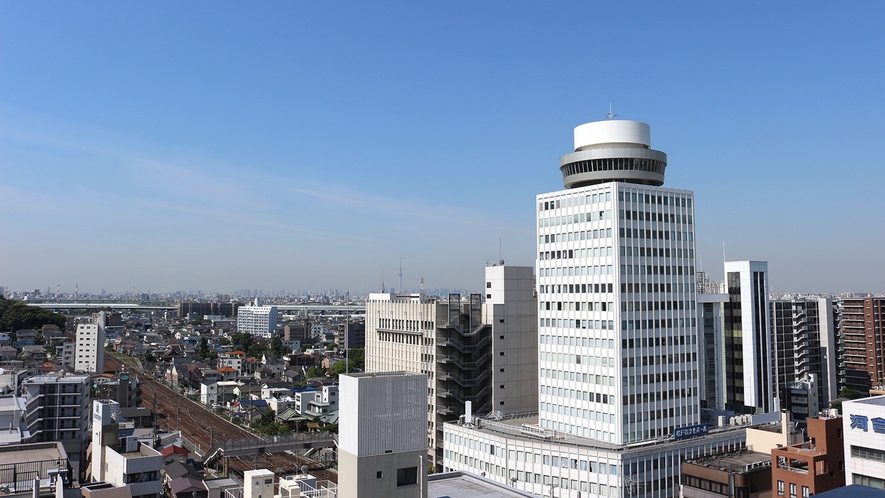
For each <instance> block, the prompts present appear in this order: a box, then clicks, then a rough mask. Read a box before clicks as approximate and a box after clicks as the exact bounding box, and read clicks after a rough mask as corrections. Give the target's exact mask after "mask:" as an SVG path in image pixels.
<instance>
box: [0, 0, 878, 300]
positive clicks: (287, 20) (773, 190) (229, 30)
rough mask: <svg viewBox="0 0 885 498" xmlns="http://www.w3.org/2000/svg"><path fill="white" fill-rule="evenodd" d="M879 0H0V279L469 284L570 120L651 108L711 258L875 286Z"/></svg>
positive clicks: (526, 244) (515, 249) (528, 202)
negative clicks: (250, 0)
mask: <svg viewBox="0 0 885 498" xmlns="http://www.w3.org/2000/svg"><path fill="white" fill-rule="evenodd" d="M882 25H885V4H882V3H881V2H852V3H848V4H845V5H840V6H838V7H837V6H836V5H835V4H832V3H824V2H801V3H800V2H741V3H739V4H733V5H732V4H728V5H726V4H721V3H720V2H695V3H691V2H648V3H645V2H544V3H541V2H538V3H524V2H437V3H425V2H401V3H388V2H377V3H369V2H350V3H348V2H262V3H259V4H244V3H241V2H153V3H145V2H120V3H110V2H108V3H103V4H94V3H93V4H83V3H78V2H11V1H5V2H2V3H0V285H3V286H6V287H8V288H12V289H28V288H41V289H46V288H47V287H51V288H52V289H53V291H54V290H55V289H56V286H57V285H60V286H61V288H62V290H63V291H72V290H73V288H74V285H75V284H79V285H80V289H81V291H86V292H98V291H99V290H100V289H102V288H105V289H107V290H108V291H127V290H131V288H132V287H133V286H135V288H136V290H137V291H144V292H146V291H152V292H165V291H171V290H177V289H202V290H204V291H206V292H210V291H219V292H230V291H233V290H235V289H243V288H250V289H262V290H264V291H265V292H269V291H272V290H274V289H276V290H279V289H287V290H295V289H310V290H318V289H328V288H338V289H348V288H349V289H351V290H352V291H357V292H364V291H369V290H376V289H378V288H379V287H380V283H381V274H382V272H383V273H384V275H385V280H386V283H387V285H388V286H396V285H398V281H397V280H398V278H397V277H396V273H397V272H398V269H397V267H398V266H399V261H400V259H401V260H402V266H403V270H402V271H403V284H404V286H405V287H407V288H415V287H417V286H418V282H419V279H420V278H421V277H422V276H423V277H424V278H425V282H426V284H425V285H426V286H427V287H428V288H440V287H453V288H466V289H478V288H480V287H481V285H482V279H483V277H482V268H483V266H485V265H486V262H487V261H489V260H491V261H496V260H497V259H498V258H499V244H500V252H501V254H502V255H503V257H504V259H505V260H506V261H507V263H508V264H519V265H533V264H534V252H535V248H534V243H535V242H534V241H535V238H534V235H535V228H534V210H533V208H534V196H535V195H536V194H538V193H542V192H547V191H552V190H558V189H560V188H562V183H561V175H560V173H559V171H558V159H559V157H560V156H561V155H563V154H566V153H568V152H569V150H570V149H571V148H572V130H573V128H574V127H575V126H577V125H579V124H581V123H584V122H588V121H595V120H598V119H602V118H604V116H605V113H606V112H607V111H608V105H609V103H610V102H611V103H612V105H613V106H614V111H615V113H617V114H618V115H619V118H623V119H636V120H639V121H644V122H646V123H649V125H650V126H651V130H652V146H653V147H654V148H656V149H659V150H663V151H664V152H666V153H667V154H668V156H669V165H668V169H667V181H666V185H667V186H671V187H677V188H686V189H692V190H694V191H695V196H696V217H697V225H698V226H697V240H698V250H699V252H700V253H701V254H702V255H703V266H704V269H705V270H707V271H708V272H709V273H710V274H711V276H712V277H714V278H716V279H721V277H722V247H723V243H725V246H726V251H727V256H728V258H729V259H760V260H768V261H769V269H770V280H771V287H772V289H773V290H774V291H775V292H792V291H806V292H824V291H830V292H844V291H866V292H885V265H883V264H882V262H881V261H882V259H881V255H882V252H883V250H882V248H883V247H885V231H883V226H885V221H883V219H882V213H883V212H885V210H883V204H885V203H883V195H882V193H881V190H882V186H883V185H885V172H883V158H885V140H883V136H885V124H883V123H885V121H883V116H885V99H883V95H885V91H883V89H885V56H883V54H885V37H883V36H882V34H881V27H882Z"/></svg>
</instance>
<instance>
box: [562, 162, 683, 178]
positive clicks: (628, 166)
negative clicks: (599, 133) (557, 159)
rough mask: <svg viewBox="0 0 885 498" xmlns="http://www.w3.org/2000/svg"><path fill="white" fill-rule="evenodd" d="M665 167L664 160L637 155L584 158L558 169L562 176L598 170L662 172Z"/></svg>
mask: <svg viewBox="0 0 885 498" xmlns="http://www.w3.org/2000/svg"><path fill="white" fill-rule="evenodd" d="M666 167H667V163H666V162H665V161H660V160H658V159H647V158H639V157H601V158H599V159H584V160H581V161H575V162H573V163H568V164H564V165H562V166H561V167H560V168H559V170H560V171H562V174H563V176H570V175H577V174H582V173H597V172H600V171H647V172H649V173H659V174H662V175H663V174H664V169H665V168H666Z"/></svg>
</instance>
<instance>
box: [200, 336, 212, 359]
mask: <svg viewBox="0 0 885 498" xmlns="http://www.w3.org/2000/svg"><path fill="white" fill-rule="evenodd" d="M197 359H198V360H200V361H207V360H209V359H210V351H209V339H207V338H205V337H201V338H200V344H198V345H197Z"/></svg>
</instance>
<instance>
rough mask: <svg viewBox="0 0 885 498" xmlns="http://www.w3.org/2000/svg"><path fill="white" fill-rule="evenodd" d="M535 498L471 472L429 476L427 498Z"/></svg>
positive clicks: (530, 494)
mask: <svg viewBox="0 0 885 498" xmlns="http://www.w3.org/2000/svg"><path fill="white" fill-rule="evenodd" d="M442 496H448V497H450V498H482V497H489V498H491V497H501V498H507V497H533V498H537V497H536V496H535V495H533V494H532V493H528V492H526V491H521V490H519V489H516V488H511V487H509V486H505V485H503V484H501V483H498V482H495V481H492V480H491V479H486V478H485V477H480V476H478V475H476V474H471V473H469V472H445V473H442V474H431V475H429V476H427V498H439V497H442Z"/></svg>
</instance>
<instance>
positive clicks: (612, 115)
mask: <svg viewBox="0 0 885 498" xmlns="http://www.w3.org/2000/svg"><path fill="white" fill-rule="evenodd" d="M616 117H618V115H617V114H614V113H612V103H611V102H609V103H608V114H606V115H605V119H608V120H609V121H610V120H612V119H615V118H616Z"/></svg>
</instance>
